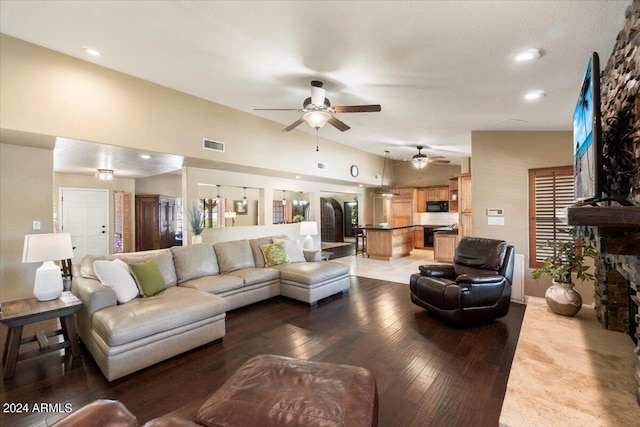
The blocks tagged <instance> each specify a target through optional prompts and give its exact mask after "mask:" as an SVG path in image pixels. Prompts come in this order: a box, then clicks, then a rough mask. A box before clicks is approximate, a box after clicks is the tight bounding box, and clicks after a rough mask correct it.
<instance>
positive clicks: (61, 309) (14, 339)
mask: <svg viewBox="0 0 640 427" xmlns="http://www.w3.org/2000/svg"><path fill="white" fill-rule="evenodd" d="M73 299H74V301H70V302H65V301H63V300H62V299H60V298H58V299H55V300H52V301H39V300H38V299H37V298H35V297H32V298H26V299H21V300H16V301H8V302H3V303H2V304H1V305H0V308H1V309H2V314H1V319H0V321H1V322H2V323H3V324H4V325H6V326H7V327H8V328H9V332H8V333H7V341H6V343H5V346H4V354H3V355H2V365H3V367H4V379H5V380H6V379H9V378H12V377H13V375H14V373H15V371H16V364H17V362H18V361H20V360H24V359H29V358H31V357H34V356H38V355H40V354H43V353H49V352H52V351H57V350H61V349H67V348H71V355H72V356H73V357H76V356H79V355H80V346H79V345H78V341H77V338H76V321H75V319H74V317H73V315H74V313H75V312H77V311H78V310H79V309H80V307H82V302H81V301H80V300H78V299H77V298H73ZM54 318H60V325H61V329H58V330H56V331H50V332H44V331H41V330H39V331H37V332H36V333H35V336H33V337H28V338H24V339H23V338H22V328H23V327H24V325H27V324H30V323H35V322H41V321H43V320H49V319H54ZM61 334H62V335H63V336H64V341H62V342H56V343H51V344H50V343H49V338H51V337H55V336H58V335H61ZM34 341H38V344H39V346H40V348H39V349H34V350H30V351H26V352H23V353H19V350H20V346H21V345H22V344H26V343H30V342H34Z"/></svg>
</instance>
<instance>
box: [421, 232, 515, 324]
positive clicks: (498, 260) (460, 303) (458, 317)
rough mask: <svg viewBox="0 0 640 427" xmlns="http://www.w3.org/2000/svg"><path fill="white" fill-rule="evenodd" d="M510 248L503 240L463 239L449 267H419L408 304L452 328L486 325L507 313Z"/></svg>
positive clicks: (510, 279) (510, 268) (511, 259)
mask: <svg viewBox="0 0 640 427" xmlns="http://www.w3.org/2000/svg"><path fill="white" fill-rule="evenodd" d="M513 258H514V248H513V246H509V245H508V244H507V242H505V241H504V240H495V239H485V238H479V237H463V238H462V239H461V240H460V243H459V244H458V247H457V248H456V252H455V255H454V260H453V265H451V264H431V265H421V266H420V267H419V269H420V273H414V274H412V275H411V279H410V282H409V288H410V289H411V301H413V303H414V304H416V305H419V306H420V307H423V308H426V309H427V310H429V312H431V313H433V314H435V315H438V316H440V317H442V318H444V319H446V320H447V321H449V322H451V323H453V324H456V325H469V324H474V323H482V322H487V321H490V320H493V319H496V318H499V317H503V316H505V315H506V314H507V312H508V311H509V300H510V299H511V281H512V279H513Z"/></svg>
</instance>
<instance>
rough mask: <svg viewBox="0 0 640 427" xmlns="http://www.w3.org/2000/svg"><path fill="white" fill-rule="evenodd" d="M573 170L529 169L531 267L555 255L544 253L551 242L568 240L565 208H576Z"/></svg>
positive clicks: (560, 168) (567, 167) (567, 168)
mask: <svg viewBox="0 0 640 427" xmlns="http://www.w3.org/2000/svg"><path fill="white" fill-rule="evenodd" d="M573 202H574V198H573V167H572V166H562V167H555V168H543V169H529V267H530V268H536V267H539V266H541V265H542V262H543V261H544V259H545V258H547V257H548V256H550V255H553V253H552V249H543V248H540V246H542V245H544V244H545V243H546V242H547V241H549V240H568V239H570V238H571V237H570V235H568V234H567V233H564V232H562V230H564V229H566V228H567V225H566V223H564V222H563V220H564V219H563V217H564V212H563V208H565V207H567V206H569V205H571V204H573Z"/></svg>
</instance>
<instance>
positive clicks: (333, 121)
mask: <svg viewBox="0 0 640 427" xmlns="http://www.w3.org/2000/svg"><path fill="white" fill-rule="evenodd" d="M328 123H329V124H330V125H331V126H333V127H334V128H336V129H338V130H340V131H342V132H344V131H345V130H349V129H351V128H350V127H349V126H348V125H347V124H346V123H345V122H343V121H341V120H339V119H337V118H336V117H335V116H331V118H330V119H329V122H328Z"/></svg>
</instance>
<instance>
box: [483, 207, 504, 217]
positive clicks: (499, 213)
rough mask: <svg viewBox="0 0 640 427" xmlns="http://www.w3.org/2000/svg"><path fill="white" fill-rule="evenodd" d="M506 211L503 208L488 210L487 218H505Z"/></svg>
mask: <svg viewBox="0 0 640 427" xmlns="http://www.w3.org/2000/svg"><path fill="white" fill-rule="evenodd" d="M503 215H504V210H503V209H502V208H493V209H487V216H503Z"/></svg>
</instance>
